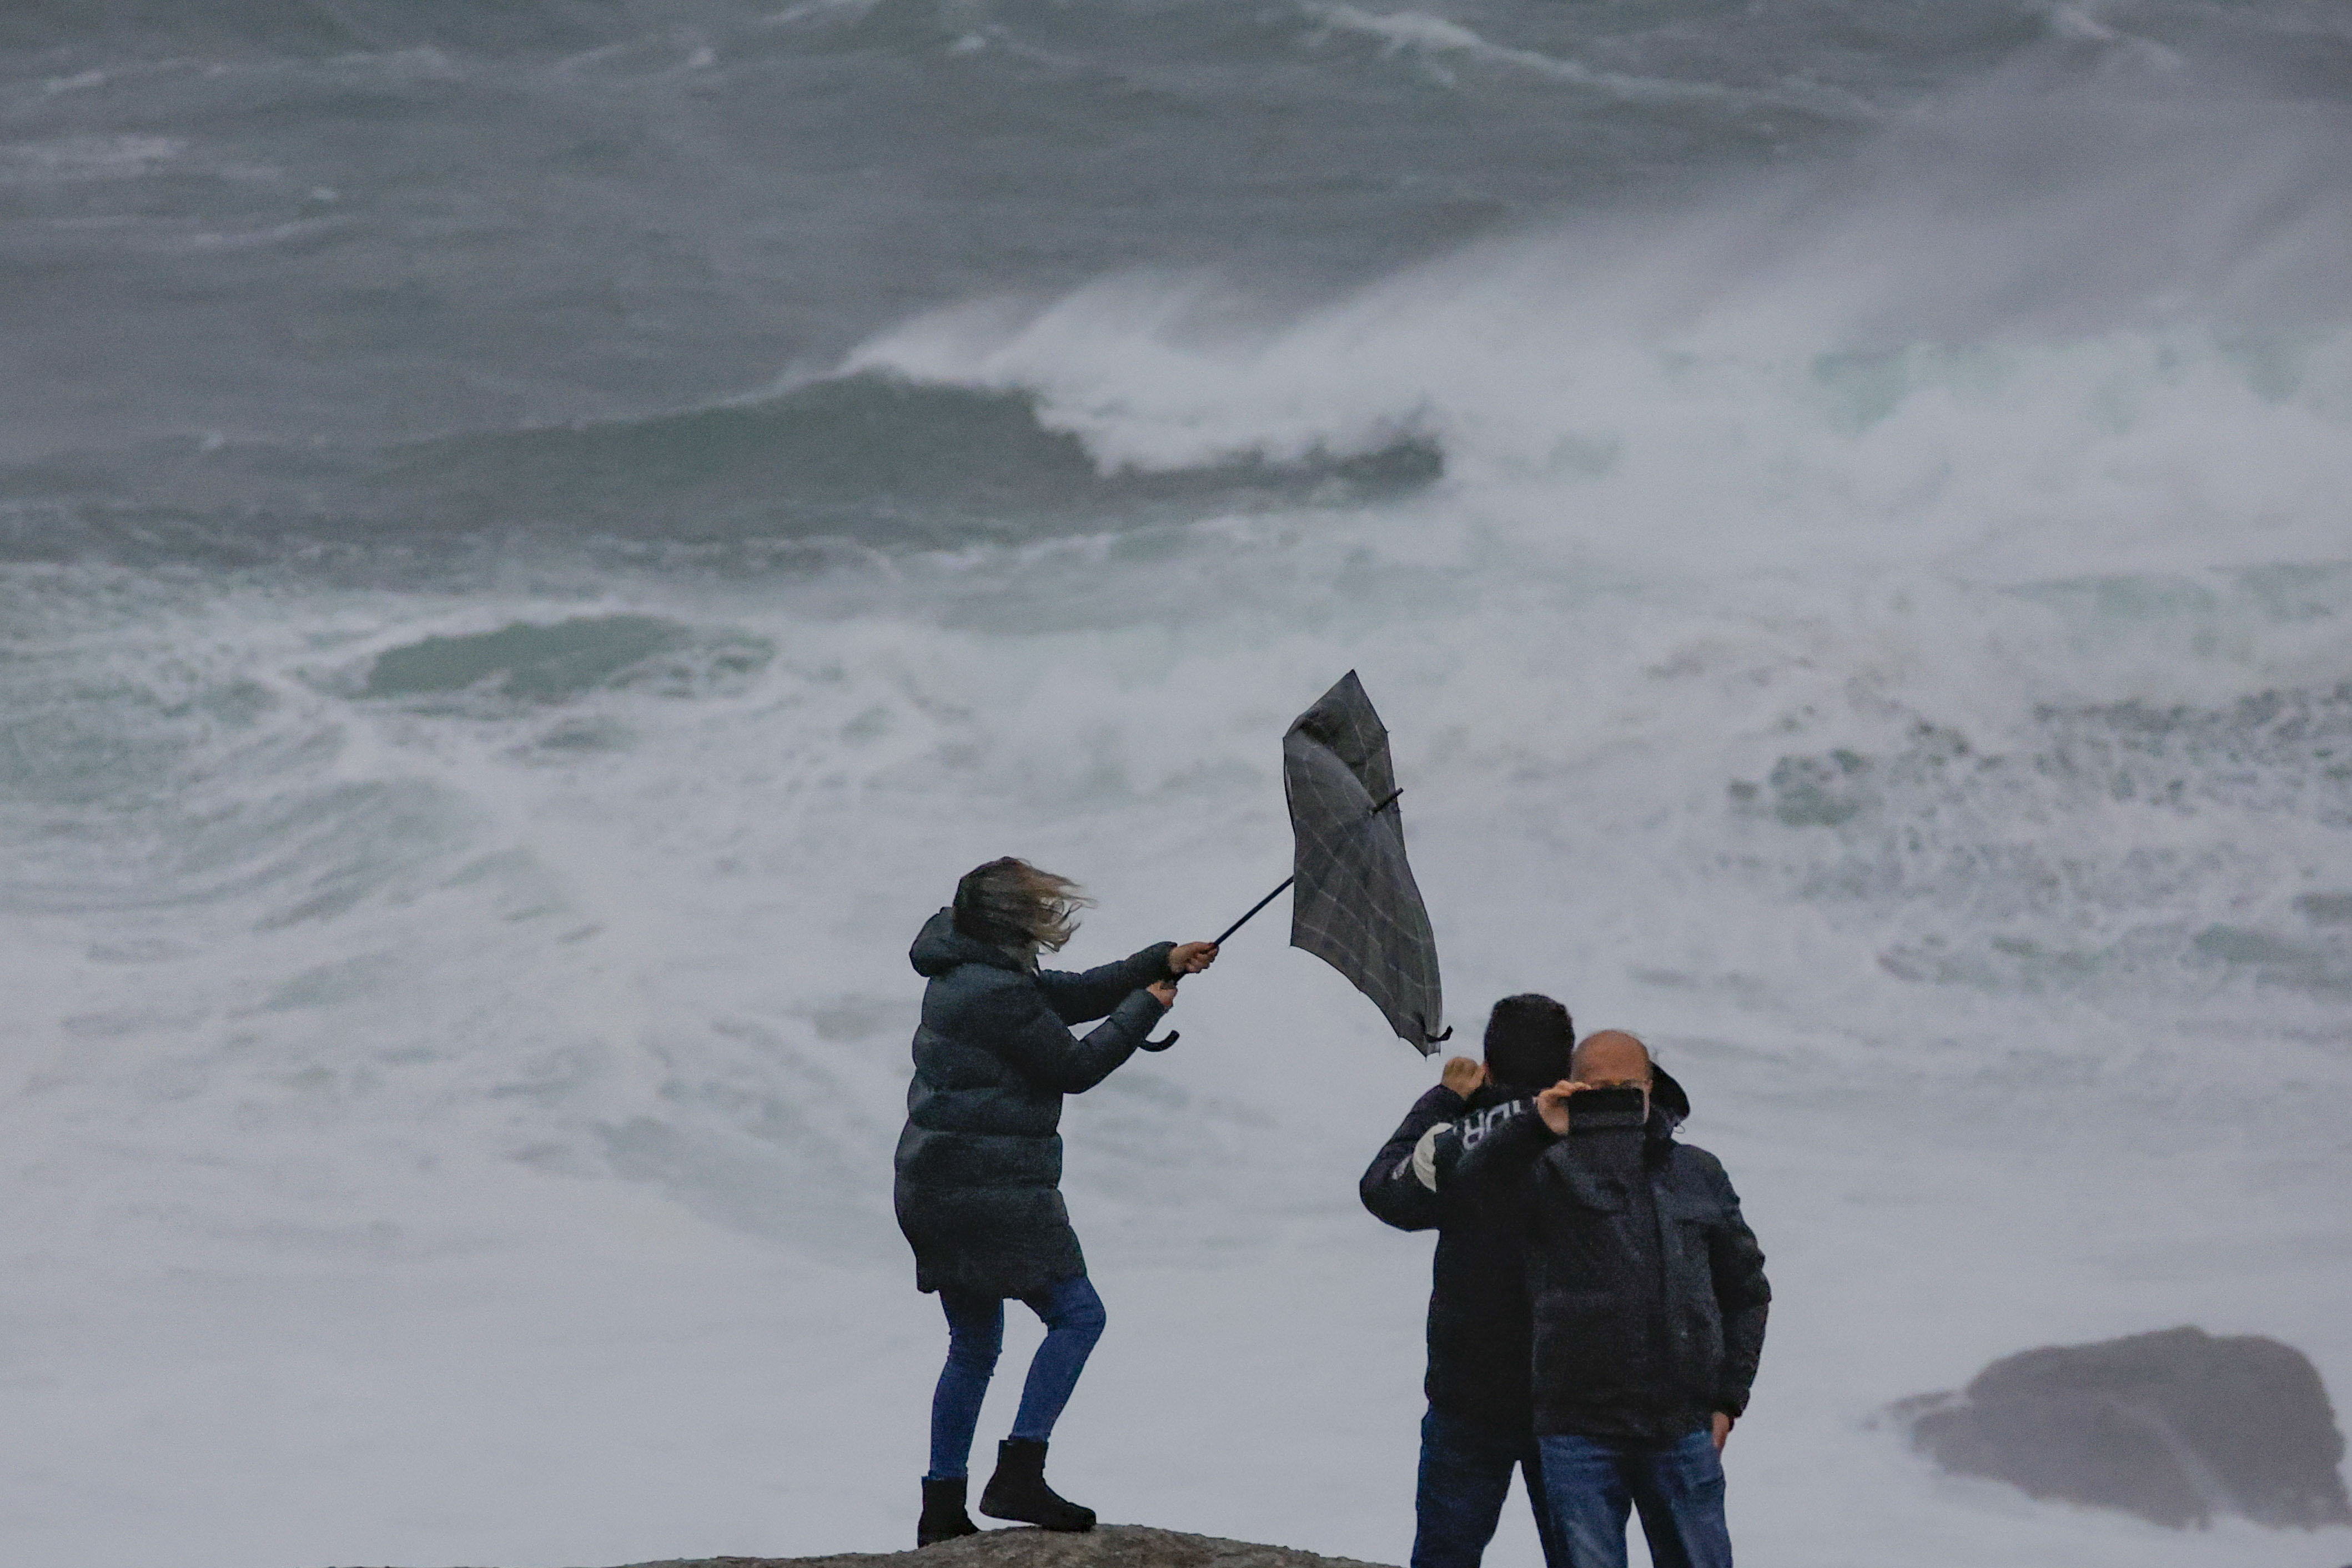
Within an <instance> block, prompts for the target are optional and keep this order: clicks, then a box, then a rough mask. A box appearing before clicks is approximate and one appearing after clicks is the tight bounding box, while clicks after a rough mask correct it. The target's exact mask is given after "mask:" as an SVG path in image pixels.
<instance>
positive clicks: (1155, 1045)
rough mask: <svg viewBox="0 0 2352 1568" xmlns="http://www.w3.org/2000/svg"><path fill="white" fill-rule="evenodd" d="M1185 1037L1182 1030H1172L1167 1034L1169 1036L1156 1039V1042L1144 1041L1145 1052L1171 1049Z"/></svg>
mask: <svg viewBox="0 0 2352 1568" xmlns="http://www.w3.org/2000/svg"><path fill="white" fill-rule="evenodd" d="M1183 1037H1184V1033H1183V1031H1182V1030H1181V1029H1171V1030H1169V1031H1168V1033H1167V1034H1165V1035H1163V1036H1161V1037H1160V1038H1159V1039H1156V1040H1146V1041H1144V1042H1143V1048H1144V1049H1145V1050H1147V1051H1164V1050H1166V1049H1167V1048H1168V1047H1171V1046H1172V1045H1174V1044H1175V1043H1176V1042H1177V1041H1179V1040H1181V1039H1182V1038H1183Z"/></svg>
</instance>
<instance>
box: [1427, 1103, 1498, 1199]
mask: <svg viewBox="0 0 2352 1568" xmlns="http://www.w3.org/2000/svg"><path fill="white" fill-rule="evenodd" d="M1526 1103H1527V1102H1526V1101H1525V1100H1505V1101H1504V1102H1503V1103H1502V1104H1500V1105H1490V1106H1488V1107H1487V1108H1486V1110H1474V1111H1472V1112H1471V1113H1470V1114H1469V1115H1467V1116H1465V1117H1464V1118H1463V1119H1462V1120H1461V1121H1441V1122H1439V1123H1438V1124H1437V1125H1436V1126H1434V1127H1432V1128H1431V1129H1430V1130H1429V1131H1426V1132H1424V1133H1423V1134H1422V1135H1421V1142H1418V1143H1416V1144H1414V1145H1413V1146H1412V1160H1411V1161H1410V1162H1409V1163H1411V1165H1412V1174H1413V1179H1414V1180H1416V1181H1418V1182H1419V1183H1420V1184H1422V1185H1423V1186H1424V1187H1427V1188H1428V1189H1429V1190H1430V1191H1431V1192H1435V1191H1436V1190H1437V1142H1438V1140H1439V1139H1440V1138H1443V1137H1444V1136H1445V1135H1446V1134H1447V1133H1452V1134H1454V1139H1455V1142H1458V1143H1459V1144H1460V1145H1461V1152H1463V1153H1465V1154H1466V1153H1468V1152H1470V1151H1471V1150H1473V1149H1475V1148H1476V1147H1477V1146H1478V1145H1479V1144H1481V1143H1483V1142H1486V1140H1487V1139H1489V1138H1491V1137H1493V1136H1494V1134H1495V1130H1496V1128H1498V1127H1500V1126H1502V1125H1503V1123H1504V1122H1506V1121H1509V1120H1510V1119H1511V1118H1512V1117H1514V1116H1517V1114H1518V1113H1519V1111H1520V1110H1522V1109H1523V1108H1524V1107H1525V1105H1526Z"/></svg>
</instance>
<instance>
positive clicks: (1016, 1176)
mask: <svg viewBox="0 0 2352 1568" xmlns="http://www.w3.org/2000/svg"><path fill="white" fill-rule="evenodd" d="M1174 946H1175V943H1173V942H1160V943H1158V944H1157V945H1155V946H1151V947H1147V948H1145V949H1144V950H1143V951H1142V952H1139V953H1137V954H1135V955H1134V956H1133V957H1131V958H1126V959H1122V960H1120V961H1119V962H1118V963H1106V964H1104V965H1103V966H1102V967H1101V968H1099V969H1089V970H1087V972H1086V973H1083V974H1064V973H1056V972H1055V971H1052V970H1033V969H1030V968H1028V967H1027V966H1026V965H1024V963H1022V962H1021V960H1019V959H1017V958H1015V957H1013V955H1012V954H1011V953H1009V952H1005V951H1004V950H1003V948H1000V947H994V946H992V945H990V944H989V943H987V942H981V941H978V940H976V939H974V938H972V937H969V936H966V935H964V934H963V933H962V932H961V931H958V930H956V928H955V921H954V918H953V916H952V915H951V914H950V911H948V910H940V912H939V913H938V914H936V915H933V916H932V917H931V918H930V920H929V921H928V922H927V923H925V925H924V927H923V930H922V934H921V935H919V936H918V937H917V938H916V939H915V945H914V947H913V949H912V950H911V951H910V952H908V955H907V956H908V959H909V960H911V961H912V962H913V963H914V965H915V973H918V974H920V975H923V976H925V977H926V978H927V979H929V981H930V984H929V987H928V988H927V989H926V990H925V991H924V993H923V1021H922V1024H921V1026H919V1028H917V1029H916V1031H915V1081H914V1082H913V1083H911V1084H909V1085H908V1086H907V1130H906V1131H904V1132H903V1133H901V1134H899V1137H898V1191H897V1203H898V1228H899V1229H900V1230H902V1231H904V1232H906V1235H907V1240H908V1244H909V1245H911V1246H912V1247H914V1249H915V1285H916V1288H917V1289H922V1290H948V1291H956V1292H962V1293H968V1294H971V1295H978V1296H987V1297H995V1298H1000V1299H1002V1298H1007V1297H1024V1296H1033V1295H1035V1294H1037V1293H1038V1292H1040V1291H1043V1290H1045V1289H1049V1288H1051V1287H1052V1286H1053V1285H1054V1284H1055V1282H1056V1281H1057V1280H1062V1279H1073V1278H1075V1277H1076V1276H1078V1275H1081V1274H1084V1273H1085V1272H1086V1271H1087V1260H1086V1255H1085V1254H1084V1253H1082V1252H1080V1251H1079V1250H1078V1237H1077V1233H1076V1232H1075V1231H1073V1230H1072V1229H1071V1228H1070V1215H1069V1210H1068V1209H1067V1208H1066V1207H1065V1206H1064V1205H1063V1203H1062V1194H1061V1190H1060V1189H1061V1182H1062V1135H1061V1132H1060V1131H1059V1128H1060V1126H1061V1121H1062V1096H1064V1095H1066V1094H1077V1093H1081V1092H1083V1091H1084V1090H1087V1089H1092V1088H1093V1087H1094V1086H1095V1085H1097V1084H1098V1083H1100V1082H1101V1081H1102V1080H1103V1079H1106V1078H1108V1077H1109V1076H1110V1074H1111V1071H1112V1069H1113V1068H1117V1067H1118V1065H1119V1064H1120V1063H1121V1062H1123V1061H1125V1060H1127V1058H1129V1057H1130V1056H1132V1055H1134V1054H1135V1049H1136V1047H1138V1046H1140V1045H1141V1044H1142V1043H1143V1039H1144V1037H1145V1036H1147V1035H1149V1034H1150V1032H1151V1029H1152V1026H1154V1025H1155V1024H1157V1023H1159V1021H1160V1015H1161V1014H1162V1013H1163V1012H1165V1011H1166V1009H1165V1008H1163V1007H1162V1006H1160V1002H1159V999H1158V998H1157V997H1154V996H1153V995H1152V994H1150V992H1148V991H1146V990H1144V989H1143V987H1145V986H1147V985H1149V984H1151V983H1152V982H1153V981H1155V980H1165V979H1167V978H1168V977H1169V976H1168V952H1169V950H1170V949H1171V948H1172V947H1174ZM1095 1018H1105V1020H1106V1021H1105V1022H1104V1023H1103V1024H1102V1025H1101V1026H1099V1027H1097V1028H1096V1029H1095V1030H1094V1031H1093V1032H1091V1033H1090V1034H1088V1035H1087V1037H1086V1038H1084V1039H1079V1038H1077V1037H1076V1036H1074V1035H1072V1034H1071V1032H1070V1027H1069V1026H1071V1025H1073V1024H1083V1023H1087V1022H1088V1021H1089V1020H1092V1019H1095Z"/></svg>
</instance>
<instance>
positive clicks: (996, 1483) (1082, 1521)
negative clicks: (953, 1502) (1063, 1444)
mask: <svg viewBox="0 0 2352 1568" xmlns="http://www.w3.org/2000/svg"><path fill="white" fill-rule="evenodd" d="M980 1511H981V1512H982V1513H984V1514H986V1515H988V1517H989V1518H991V1519H1009V1520H1012V1521H1014V1522H1015V1523H1019V1524H1034V1525H1035V1526H1037V1527H1038V1528H1039V1529H1041V1530H1072V1531H1076V1530H1092V1529H1093V1528H1094V1527H1095V1510H1092V1509H1090V1508H1080V1507H1079V1506H1078V1505H1077V1504H1076V1503H1074V1502H1072V1501H1070V1500H1068V1499H1066V1498H1064V1497H1059V1496H1056V1495H1055V1491H1054V1489H1053V1488H1051V1487H1049V1486H1047V1485H1046V1484H1045V1444H1043V1443H1040V1442H1038V1441H1037V1440H1036V1439H1035V1438H1034V1437H1008V1438H1006V1439H1005V1440H1004V1441H1003V1442H1002V1443H999V1444H998V1445H997V1446H996V1474H994V1475H992V1476H991V1477H989V1478H988V1485H987V1487H986V1488H985V1489H983V1490H982V1492H981V1494H980Z"/></svg>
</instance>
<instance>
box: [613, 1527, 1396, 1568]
mask: <svg viewBox="0 0 2352 1568" xmlns="http://www.w3.org/2000/svg"><path fill="white" fill-rule="evenodd" d="M908 1528H909V1529H910V1530H911V1529H912V1526H911V1525H910V1526H909V1527H908ZM885 1563H893V1564H898V1565H899V1568H1377V1565H1375V1564H1372V1563H1359V1562H1357V1561H1355V1560H1354V1559H1352V1558H1347V1557H1318V1556H1317V1555H1316V1554H1315V1553H1314V1552H1294V1551H1292V1550H1290V1549H1289V1548H1288V1547H1285V1546H1257V1545H1253V1544H1252V1543H1250V1542H1246V1541H1220V1540H1218V1539H1217V1538H1216V1537H1214V1536H1209V1535H1181V1534H1179V1533H1178V1532H1177V1531H1172V1530H1150V1529H1147V1528H1145V1527H1144V1526H1142V1525H1138V1524H1107V1525H1104V1526H1102V1527H1101V1528H1099V1529H1097V1530H1090V1531H1087V1532H1086V1533H1085V1534H1083V1535H1064V1534H1056V1533H1055V1532H1053V1531H1045V1530H983V1531H981V1532H980V1533H979V1534H978V1535H967V1536H965V1537H963V1538H962V1539H961V1540H958V1541H943V1542H940V1544H938V1545H937V1546H926V1547H924V1548H923V1549H922V1550H921V1551H920V1552H853V1553H845V1554H844V1555H841V1556H838V1557H706V1558H696V1559H693V1560H692V1561H670V1562H664V1563H637V1564H635V1568H881V1565H882V1564H885Z"/></svg>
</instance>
